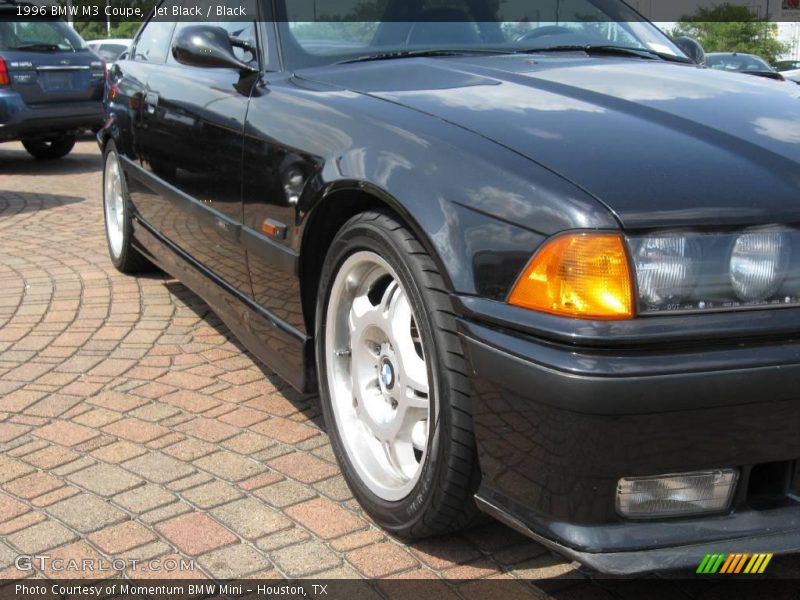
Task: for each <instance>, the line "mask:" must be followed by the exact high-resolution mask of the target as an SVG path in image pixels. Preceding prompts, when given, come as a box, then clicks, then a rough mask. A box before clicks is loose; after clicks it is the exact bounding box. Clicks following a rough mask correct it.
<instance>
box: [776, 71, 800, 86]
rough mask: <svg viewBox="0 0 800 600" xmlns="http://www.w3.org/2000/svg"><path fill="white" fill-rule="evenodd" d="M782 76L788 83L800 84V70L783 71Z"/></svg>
mask: <svg viewBox="0 0 800 600" xmlns="http://www.w3.org/2000/svg"><path fill="white" fill-rule="evenodd" d="M781 75H783V78H784V79H786V80H787V81H793V82H795V83H797V84H800V69H793V70H791V71H781Z"/></svg>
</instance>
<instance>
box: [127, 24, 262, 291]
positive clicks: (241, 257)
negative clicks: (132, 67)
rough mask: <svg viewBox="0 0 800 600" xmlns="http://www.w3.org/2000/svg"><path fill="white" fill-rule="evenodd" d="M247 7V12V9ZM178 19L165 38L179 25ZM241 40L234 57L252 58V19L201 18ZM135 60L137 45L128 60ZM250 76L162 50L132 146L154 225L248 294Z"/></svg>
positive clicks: (151, 74) (254, 41)
mask: <svg viewBox="0 0 800 600" xmlns="http://www.w3.org/2000/svg"><path fill="white" fill-rule="evenodd" d="M250 14H254V13H250ZM200 24H201V23H192V22H178V23H177V25H175V27H174V31H173V33H172V39H173V40H174V39H175V38H176V36H178V35H179V33H180V32H181V30H182V29H183V28H185V27H190V26H193V25H200ZM202 25H206V26H218V27H222V28H224V29H225V30H226V31H227V32H228V33H229V35H230V36H232V37H237V38H239V39H241V40H245V41H246V42H248V43H249V44H250V45H251V46H252V47H253V51H246V50H240V49H237V54H239V58H240V60H243V61H245V62H253V63H255V64H257V61H258V56H257V43H258V41H257V39H256V38H257V36H256V33H255V31H256V26H255V21H251V22H246V21H231V22H214V23H212V22H204V23H202ZM136 60H140V57H139V49H138V45H137V47H136V48H135V49H134V61H136ZM254 82H255V77H254V76H252V75H242V74H240V72H239V71H237V70H235V69H227V68H199V67H193V66H187V65H182V64H179V63H178V62H177V61H176V60H175V58H174V57H173V56H172V52H171V51H170V52H168V53H167V56H166V58H165V62H164V64H163V65H160V66H159V68H157V69H152V70H151V71H150V72H149V73H148V74H147V79H146V85H145V89H144V90H143V93H142V98H141V109H140V122H139V125H138V127H137V132H138V133H137V147H138V149H139V155H140V157H141V159H142V162H143V164H144V167H145V168H146V169H147V171H148V172H149V174H150V175H151V177H152V179H151V185H152V187H154V191H155V192H156V193H157V195H158V196H159V197H160V199H159V200H158V201H157V202H158V204H159V209H158V210H159V211H162V212H161V213H160V214H155V215H153V217H154V221H155V222H154V225H155V226H156V227H157V228H158V229H159V231H160V232H161V233H162V234H163V235H165V236H166V237H167V238H168V239H169V240H170V241H171V242H172V243H173V244H175V245H176V246H178V247H179V248H180V249H181V250H182V251H183V252H185V254H186V255H188V257H189V258H190V260H192V261H195V262H196V263H198V264H199V265H202V267H203V268H205V269H206V270H207V271H210V272H211V274H213V275H214V276H216V277H218V278H220V279H221V280H223V281H224V282H226V283H227V284H229V285H231V286H233V287H234V288H236V289H237V290H238V291H239V292H241V293H242V294H245V295H247V296H248V297H249V296H251V295H252V290H251V287H250V277H249V273H248V270H247V259H246V255H245V251H244V248H243V246H242V243H241V222H242V199H241V176H242V135H243V128H244V120H245V116H246V114H247V106H248V101H249V97H250V92H251V89H252V87H253V83H254Z"/></svg>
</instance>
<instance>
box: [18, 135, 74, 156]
mask: <svg viewBox="0 0 800 600" xmlns="http://www.w3.org/2000/svg"><path fill="white" fill-rule="evenodd" d="M76 139H77V138H76V137H75V136H74V135H68V136H62V137H56V138H51V139H46V140H22V145H23V146H25V150H27V151H28V154H30V155H31V156H33V157H34V158H37V159H39V160H56V159H58V158H63V157H64V156H66V155H67V154H69V153H70V152H72V149H73V148H74V147H75V140H76Z"/></svg>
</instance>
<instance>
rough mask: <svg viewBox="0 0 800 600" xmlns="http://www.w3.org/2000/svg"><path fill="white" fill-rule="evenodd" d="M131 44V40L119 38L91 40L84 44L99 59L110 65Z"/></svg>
mask: <svg viewBox="0 0 800 600" xmlns="http://www.w3.org/2000/svg"><path fill="white" fill-rule="evenodd" d="M131 42H133V40H130V39H125V38H119V39H107V40H91V41H88V42H86V44H87V45H88V46H89V49H90V50H91V51H92V52H94V53H95V54H97V56H99V57H100V58H102V59H103V60H104V61H106V62H107V63H112V62H114V61H115V60H117V59H118V58H119V56H120V54H122V53H123V52H125V50H127V49H128V48H130V46H131Z"/></svg>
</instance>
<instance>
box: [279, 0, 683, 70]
mask: <svg viewBox="0 0 800 600" xmlns="http://www.w3.org/2000/svg"><path fill="white" fill-rule="evenodd" d="M278 10H279V14H278V17H279V21H280V23H281V44H282V47H283V54H284V56H285V57H286V60H287V61H288V62H290V63H291V64H290V65H289V66H290V67H293V68H297V67H299V66H312V65H323V64H331V63H336V62H342V61H347V60H357V59H360V58H369V57H373V58H381V57H386V56H387V55H393V56H398V55H409V54H410V55H418V54H420V53H425V52H440V53H443V52H444V51H447V50H455V51H459V52H465V53H466V52H487V53H488V52H504V53H513V52H525V51H544V50H547V49H556V50H568V49H571V48H573V49H574V48H578V47H587V46H595V47H609V46H613V47H616V48H629V49H635V50H638V51H643V53H644V52H646V53H655V54H658V55H661V56H662V57H665V58H675V59H680V60H686V56H685V55H684V54H683V53H682V52H681V51H680V50H679V49H678V48H677V47H676V46H675V45H674V44H673V43H672V42H671V41H670V40H669V38H667V37H666V36H665V35H664V34H663V33H662V32H661V31H660V30H659V29H658V28H657V27H655V26H654V25H653V24H651V23H649V22H647V21H645V20H644V19H643V18H642V17H641V16H640V15H638V14H637V13H635V12H634V11H633V10H631V9H630V7H628V6H627V5H626V4H624V3H623V2H621V1H620V0H505V1H498V0H284V2H282V3H279V6H278ZM281 11H282V13H283V14H281Z"/></svg>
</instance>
